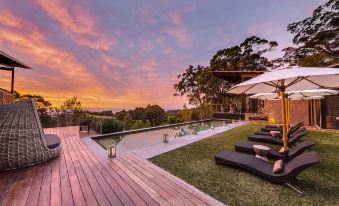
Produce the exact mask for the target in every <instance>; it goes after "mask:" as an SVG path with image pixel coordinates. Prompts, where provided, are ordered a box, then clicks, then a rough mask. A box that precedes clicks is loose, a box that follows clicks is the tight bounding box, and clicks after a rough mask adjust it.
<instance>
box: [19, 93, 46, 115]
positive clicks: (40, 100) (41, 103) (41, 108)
mask: <svg viewBox="0 0 339 206" xmlns="http://www.w3.org/2000/svg"><path fill="white" fill-rule="evenodd" d="M15 98H16V99H17V98H19V99H24V98H29V99H34V101H35V104H36V107H37V110H38V113H39V115H47V114H48V109H49V108H51V106H52V104H51V103H50V102H49V101H47V100H45V99H44V97H42V96H40V95H32V94H24V95H20V94H19V93H18V92H17V93H16V94H15Z"/></svg>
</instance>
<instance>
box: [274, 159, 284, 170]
mask: <svg viewBox="0 0 339 206" xmlns="http://www.w3.org/2000/svg"><path fill="white" fill-rule="evenodd" d="M282 167H283V161H282V160H277V161H275V162H274V165H273V172H274V173H279V172H281V171H282Z"/></svg>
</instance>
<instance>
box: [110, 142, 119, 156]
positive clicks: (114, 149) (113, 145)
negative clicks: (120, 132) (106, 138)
mask: <svg viewBox="0 0 339 206" xmlns="http://www.w3.org/2000/svg"><path fill="white" fill-rule="evenodd" d="M116 153H117V152H116V146H115V144H111V145H110V146H109V147H108V157H109V158H113V157H115V156H116Z"/></svg>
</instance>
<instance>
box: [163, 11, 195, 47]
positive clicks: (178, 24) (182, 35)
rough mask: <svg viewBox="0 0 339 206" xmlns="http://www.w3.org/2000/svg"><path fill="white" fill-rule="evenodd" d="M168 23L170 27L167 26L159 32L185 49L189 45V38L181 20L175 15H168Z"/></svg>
mask: <svg viewBox="0 0 339 206" xmlns="http://www.w3.org/2000/svg"><path fill="white" fill-rule="evenodd" d="M168 21H169V22H170V23H171V25H172V26H167V27H165V28H163V29H162V30H161V33H164V34H168V35H170V36H172V37H173V38H174V39H175V40H176V41H177V43H178V45H179V46H180V47H186V46H188V45H189V44H190V38H189V35H188V32H187V28H186V26H185V25H184V24H183V22H182V18H181V16H180V15H179V14H177V13H170V14H168Z"/></svg>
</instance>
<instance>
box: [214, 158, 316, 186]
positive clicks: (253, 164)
mask: <svg viewBox="0 0 339 206" xmlns="http://www.w3.org/2000/svg"><path fill="white" fill-rule="evenodd" d="M214 158H215V162H216V163H217V164H219V165H231V166H236V167H240V168H242V169H245V170H248V171H250V172H252V173H253V174H255V175H257V176H259V177H262V178H264V179H266V180H268V181H270V182H273V183H277V184H285V185H287V186H288V187H290V188H292V189H294V190H296V191H298V192H300V193H302V191H301V190H300V189H299V188H298V187H297V186H295V182H296V178H297V176H298V175H299V174H300V173H301V172H302V171H304V170H305V169H307V168H308V167H310V166H312V165H315V164H317V163H319V162H320V159H319V155H318V154H317V153H316V152H305V153H303V154H300V155H298V156H296V157H295V158H293V159H292V160H290V161H289V162H285V163H284V165H283V169H282V171H281V172H279V173H273V165H272V163H269V162H266V161H264V160H262V159H259V158H257V157H255V156H253V155H248V154H243V153H238V152H229V151H222V152H220V153H219V154H217V155H216V156H215V157H214Z"/></svg>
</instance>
